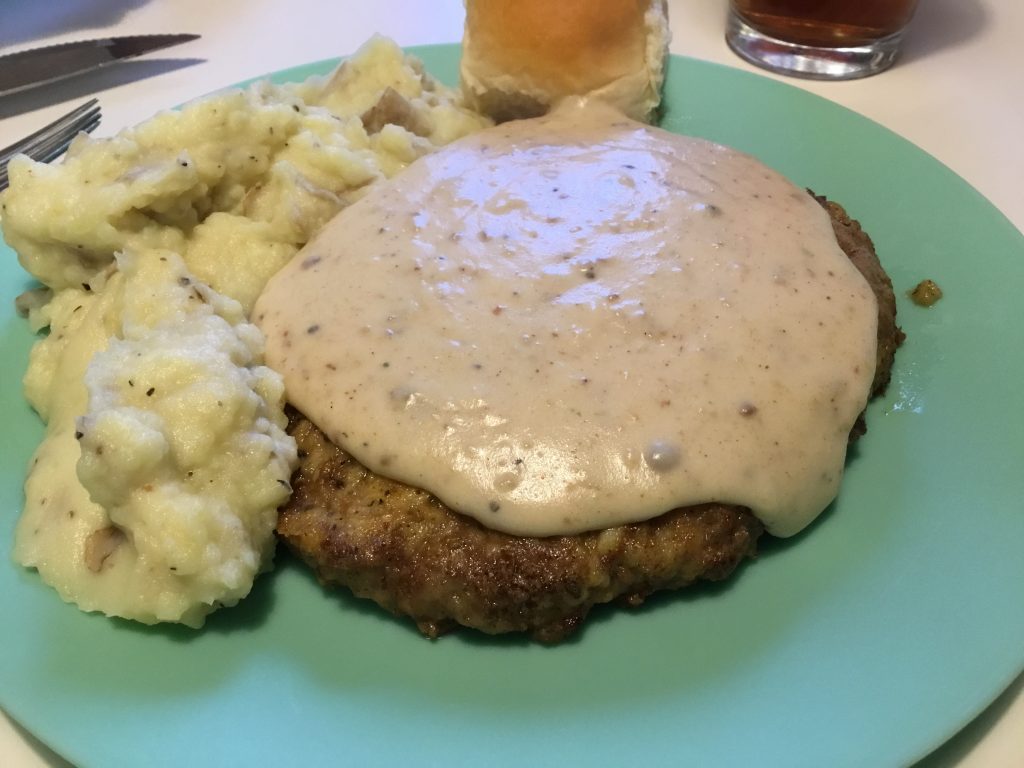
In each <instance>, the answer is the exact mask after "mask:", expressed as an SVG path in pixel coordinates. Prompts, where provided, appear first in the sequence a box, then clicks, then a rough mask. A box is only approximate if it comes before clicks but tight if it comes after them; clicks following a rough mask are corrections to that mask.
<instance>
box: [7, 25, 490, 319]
mask: <svg viewBox="0 0 1024 768" xmlns="http://www.w3.org/2000/svg"><path fill="white" fill-rule="evenodd" d="M364 116H365V118H366V119H365V120H364V119H363V118H364ZM395 121H397V123H396V122H395ZM486 124H487V122H486V120H485V118H482V117H479V116H477V115H475V114H473V113H471V112H469V111H467V110H465V109H462V108H460V107H458V106H457V105H456V102H455V95H454V92H452V91H449V90H448V89H446V88H444V87H442V86H441V85H439V84H438V83H436V82H435V81H434V80H433V79H432V78H430V77H429V76H428V75H426V74H424V73H423V70H422V67H421V65H420V64H419V63H418V62H417V61H416V60H414V59H412V58H409V57H406V56H404V55H403V53H402V51H401V49H399V48H398V47H397V46H396V45H395V44H394V43H393V42H391V41H388V40H385V39H383V38H374V39H373V40H371V41H369V42H368V43H367V44H366V45H365V46H363V48H362V49H361V50H360V51H359V52H358V53H357V54H356V55H355V56H354V57H353V58H352V59H351V60H350V61H348V62H346V63H345V64H342V65H341V66H340V67H339V68H338V69H337V70H336V71H335V72H334V73H333V74H331V75H329V76H327V77H324V78H313V79H311V80H309V81H307V82H305V83H302V84H297V85H281V86H278V85H273V84H271V83H269V82H265V81H264V82H259V83H256V84H254V85H252V86H250V87H249V88H248V89H246V90H239V91H231V92H228V93H225V94H221V95H216V96H213V97H208V98H205V99H202V100H199V101H196V102H194V103H192V104H190V105H188V106H186V107H185V108H183V109H182V110H181V111H176V112H164V113H161V114H159V115H157V116H155V117H153V118H152V119H150V120H148V121H147V122H145V123H143V124H141V125H139V126H137V127H135V128H133V129H129V130H126V131H123V132H121V133H120V134H118V135H117V136H115V137H113V138H110V139H101V140H95V139H89V138H86V137H82V138H81V139H80V140H79V141H78V142H76V143H75V145H74V146H73V147H72V148H71V150H70V151H69V153H68V156H67V157H66V158H65V160H64V162H63V163H62V164H60V165H55V166H49V165H44V164H41V163H33V162H32V161H30V160H28V158H25V157H21V158H16V159H15V160H13V161H12V162H11V163H10V166H9V169H8V173H9V175H10V180H11V189H10V191H9V192H8V193H7V194H6V198H5V199H4V201H3V232H4V238H5V239H6V240H7V242H8V243H9V244H10V245H11V247H12V248H14V250H16V251H17V252H18V258H19V260H20V261H21V263H22V265H23V266H24V267H25V269H27V270H28V271H29V272H30V273H32V274H33V275H34V276H35V277H37V278H38V279H39V280H40V282H42V283H44V284H45V285H47V286H49V287H51V288H53V289H56V290H59V289H63V288H68V287H76V286H80V285H81V284H82V283H88V282H89V280H90V279H91V277H92V275H94V274H95V273H96V272H97V270H99V269H102V268H103V267H104V266H106V265H107V264H109V263H111V262H112V261H113V259H114V254H115V253H117V252H118V251H121V250H125V249H133V250H136V251H138V250H141V249H145V248H166V249H169V250H173V251H176V252H178V253H180V254H181V255H182V257H183V258H184V259H185V263H186V264H187V265H188V267H189V269H190V270H192V272H193V273H194V274H195V275H196V276H197V277H198V278H199V279H200V280H203V281H204V282H206V283H208V284H209V285H210V286H211V287H213V288H214V289H215V290H217V291H218V292H220V293H223V294H225V295H227V296H230V297H232V298H233V299H235V300H237V301H239V302H240V303H241V304H242V306H243V307H244V308H245V309H246V311H248V309H249V308H250V307H251V305H252V302H253V301H254V300H255V298H256V296H257V295H258V294H259V292H260V290H261V289H262V288H263V284H264V283H265V282H266V280H267V279H268V278H269V277H270V275H272V274H273V273H274V272H276V271H277V270H278V269H279V268H280V267H281V266H282V265H283V264H284V263H285V262H287V261H288V259H290V258H291V256H292V255H293V254H294V253H295V252H296V251H297V250H298V248H299V247H300V246H302V245H304V244H305V243H306V241H307V240H309V238H310V236H311V235H312V233H314V232H316V231H318V230H319V229H320V227H321V226H323V224H324V223H326V222H327V220H328V219H330V218H331V217H332V216H333V215H334V214H335V213H336V212H337V211H338V210H339V209H340V208H342V207H343V206H344V205H346V204H347V203H349V202H351V201H352V200H354V199H356V198H358V197H359V196H361V195H362V194H363V192H364V191H365V188H366V186H367V185H368V184H370V183H372V182H373V181H375V180H376V179H379V178H383V177H390V176H393V175H394V174H396V173H398V172H399V171H401V170H402V169H403V168H405V167H406V166H407V165H408V164H409V163H411V162H412V161H413V160H415V159H416V158H418V157H420V156H422V155H424V154H426V153H427V152H429V151H431V150H432V149H434V148H436V147H437V146H440V145H442V144H445V143H448V142H450V141H452V140H454V139H456V138H458V137H460V136H462V135H464V134H466V133H470V132H472V131H474V130H478V129H479V128H481V127H483V126H485V125H486Z"/></svg>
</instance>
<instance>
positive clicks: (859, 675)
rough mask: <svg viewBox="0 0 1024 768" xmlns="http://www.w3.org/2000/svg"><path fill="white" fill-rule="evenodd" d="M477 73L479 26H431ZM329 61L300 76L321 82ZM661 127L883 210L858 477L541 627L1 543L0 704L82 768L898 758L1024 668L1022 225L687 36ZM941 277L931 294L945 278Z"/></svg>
mask: <svg viewBox="0 0 1024 768" xmlns="http://www.w3.org/2000/svg"><path fill="white" fill-rule="evenodd" d="M417 52H418V53H419V54H420V55H421V56H422V57H423V58H424V60H425V61H426V63H427V66H428V68H429V69H430V70H431V71H433V72H435V73H437V74H438V75H439V76H441V77H442V78H443V79H445V80H448V81H454V79H455V76H456V67H457V60H458V56H459V50H458V48H457V47H456V46H440V47H431V48H424V49H420V50H418V51H417ZM329 66H330V63H329V62H324V63H319V64H313V65H309V66H306V67H301V68H298V69H294V70H289V71H287V72H283V73H280V74H278V75H276V76H275V77H276V78H277V79H279V80H296V79H300V78H304V77H306V76H307V75H310V74H313V73H318V72H324V71H326V70H327V69H328V67H329ZM666 101H667V105H668V109H667V112H666V115H665V119H664V124H665V126H666V127H668V128H670V129H672V130H675V131H681V132H685V133H692V134H697V135H700V136H705V137H709V138H712V139H715V140H718V141H721V142H724V143H728V144H732V145H735V146H737V147H739V148H740V149H743V150H746V151H748V152H752V153H754V154H755V155H757V156H759V157H760V158H761V159H763V160H764V161H765V162H766V163H768V164H769V165H772V166H775V167H776V168H778V169H780V170H782V171H783V172H785V173H787V174H788V175H789V176H790V177H792V178H793V179H794V180H795V181H796V182H797V183H799V184H802V185H806V186H808V187H810V188H812V189H814V190H816V191H818V192H820V193H825V194H828V195H829V196H830V197H833V198H835V199H836V200H839V201H841V202H842V203H843V204H844V205H845V206H846V207H847V209H848V210H849V211H850V213H851V214H852V215H854V216H856V217H857V218H859V219H860V220H861V221H862V222H863V224H864V227H865V229H866V230H867V231H868V232H870V233H871V234H872V236H873V237H874V240H875V243H876V245H877V249H878V252H879V254H880V256H881V258H882V261H883V263H884V264H885V265H886V267H887V268H888V270H889V272H890V274H891V275H892V278H893V282H894V284H895V285H896V289H897V295H898V301H899V311H900V321H901V323H902V325H903V327H904V329H905V330H906V332H907V334H908V341H907V343H906V345H905V347H904V348H903V349H902V351H901V352H900V354H899V356H898V359H897V363H896V370H895V376H894V379H893V382H892V385H891V387H890V389H889V393H888V395H887V396H886V397H885V398H884V399H883V400H880V401H876V402H875V403H873V404H872V405H871V407H870V409H869V414H868V424H869V427H870V431H869V433H868V434H867V436H866V437H865V438H864V439H863V440H862V441H861V442H860V443H859V444H858V448H857V450H856V451H855V455H853V456H851V457H850V460H849V461H848V474H847V478H846V482H845V484H844V486H843V490H842V494H841V496H840V498H839V500H838V501H837V502H836V503H835V504H834V505H833V507H832V508H831V510H830V511H829V512H827V513H826V514H825V515H824V516H823V517H822V518H821V519H820V520H819V522H818V523H816V524H815V525H813V526H812V527H811V528H810V529H809V530H808V531H806V532H805V534H803V535H801V536H799V537H797V538H796V539H794V540H789V541H785V542H769V543H768V544H767V545H766V547H765V550H764V552H763V554H762V555H761V557H760V558H759V560H758V561H757V562H755V563H753V564H751V565H750V566H749V567H745V568H743V569H742V572H741V573H739V574H738V575H737V577H736V578H734V579H733V580H732V581H731V582H729V583H728V584H726V585H724V586H720V587H717V588H700V589H696V590H690V591H684V592H681V593H679V594H674V595H668V596H663V597H659V598H656V599H653V600H651V601H650V602H649V604H648V605H647V606H645V607H644V608H642V609H640V610H634V611H629V610H604V609H601V610H598V611H597V612H596V616H595V618H594V620H593V621H592V622H591V623H590V624H589V625H588V626H587V627H586V629H585V630H584V631H583V632H582V634H581V635H580V636H579V637H578V638H577V639H576V640H574V641H572V642H569V643H567V644H565V645H562V646H559V647H555V648H544V647H539V646H536V645H533V644H531V643H528V642H525V641H523V640H521V639H516V638H512V639H508V638H505V639H490V638H485V637H482V636H479V635H476V634H472V633H464V634H459V635H455V636H450V637H446V638H443V639H442V640H440V641H438V642H429V641H427V640H424V639H422V638H421V637H420V636H419V635H418V634H417V633H416V631H415V629H414V628H413V627H412V625H411V623H409V622H407V621H403V620H396V619H394V618H391V617H390V616H389V615H386V614H385V613H383V612H382V611H380V610H378V609H377V608H376V607H375V606H373V605H372V604H369V603H365V602H360V601H356V600H354V599H353V598H351V597H349V596H347V595H343V594H336V593H329V594H328V593H325V592H324V591H322V590H321V589H320V588H319V587H318V586H317V584H316V582H315V581H314V579H313V578H312V577H311V576H310V575H309V574H308V573H307V572H306V571H305V570H304V569H303V568H301V567H299V566H298V564H296V563H295V562H294V561H292V560H290V559H289V558H287V557H282V558H281V559H282V562H281V564H280V567H279V568H278V569H277V570H276V571H275V572H274V573H273V574H272V575H269V576H266V577H264V578H262V579H260V580H259V582H258V584H257V586H256V588H255V590H254V593H253V595H252V596H251V597H249V598H248V599H247V600H246V601H245V602H244V603H243V604H242V605H241V606H239V607H238V608H236V609H233V610H230V611H224V612H221V613H219V614H216V615H215V616H214V617H213V618H212V619H211V620H210V622H209V624H208V626H207V628H206V629H204V630H203V631H201V632H192V631H190V630H186V629H180V628H175V627H164V628H155V629H147V628H144V627H139V626H135V625H132V624H129V623H126V622H121V621H112V620H109V619H106V618H103V617H101V616H95V615H86V614H83V613H80V612H79V611H77V610H75V609H74V608H72V607H71V606H68V605H65V604H63V603H62V602H61V601H60V599H59V598H58V597H57V595H56V593H55V592H53V591H52V590H51V589H49V588H47V587H45V586H43V585H42V584H41V583H40V582H39V580H38V579H37V577H36V575H35V574H34V573H32V572H30V571H26V570H23V569H21V568H20V567H18V566H16V565H14V564H13V563H11V562H10V561H8V562H7V563H6V564H3V565H0V616H3V622H4V627H5V629H4V633H3V636H4V638H3V652H2V653H0V704H2V705H3V707H5V708H6V709H7V710H8V711H9V712H10V713H11V714H12V716H14V717H15V718H17V719H18V720H19V721H21V722H22V723H23V724H24V725H25V726H26V727H27V728H28V729H30V730H31V731H33V732H34V733H35V734H37V735H38V736H39V737H40V738H42V739H43V740H44V741H45V742H47V743H48V744H49V745H51V746H52V747H53V748H54V749H56V750H57V751H58V752H60V753H61V754H63V755H64V756H66V757H67V758H69V759H70V760H72V761H73V762H75V763H77V764H79V765H81V766H86V767H90V768H91V767H97V768H99V767H102V768H110V767H111V766H121V765H123V766H138V765H147V766H182V765H188V766H218V767H219V766H227V765H257V764H259V765H263V764H273V763H278V764H283V765H328V764H350V765H384V764H390V765H406V764H415V765H445V766H450V765H510V766H512V765H514V766H523V765H531V766H533V765H557V766H562V765H574V764H579V763H583V762H584V761H585V760H586V761H587V762H589V763H592V764H612V765H641V764H642V765H682V764H696V765H709V764H712V761H714V762H715V763H718V764H723V765H758V766H769V765H780V766H825V765H827V766H844V765H849V766H865V765H870V766H885V765H898V764H906V763H908V762H911V761H912V760H914V759H916V758H918V757H921V756H923V755H924V754H925V753H927V752H928V751H929V750H931V749H932V748H934V747H936V746H937V745H938V744H940V743H941V742H942V741H944V740H945V739H947V738H948V737H950V736H951V735H952V734H953V733H954V732H955V731H956V730H957V729H958V728H959V727H961V726H962V725H964V724H965V723H966V722H967V721H968V720H970V719H971V718H972V717H973V716H974V715H976V714H977V713H978V712H979V711H981V710H982V709H983V708H984V707H985V705H986V704H988V703H989V702H990V701H991V700H992V699H993V698H994V697H995V696H996V695H997V694H998V693H999V691H1000V690H1001V689H1002V688H1004V687H1005V686H1006V685H1007V684H1008V683H1009V682H1010V681H1011V680H1012V679H1013V678H1014V676H1015V675H1016V674H1017V673H1018V672H1019V671H1020V670H1021V668H1022V666H1024V600H1022V599H1021V595H1022V594H1024V555H1022V553H1024V514H1022V506H1024V505H1022V503H1021V499H1022V497H1024V471H1022V469H1024V408H1022V407H1021V404H1020V399H1019V398H1020V395H1019V392H1020V387H1021V381H1022V380H1024V351H1022V350H1024V344H1022V341H1024V333H1022V330H1024V312H1022V309H1021V300H1022V297H1021V295H1020V291H1021V286H1024V238H1022V236H1021V234H1020V233H1019V232H1017V231H1016V230H1015V229H1014V228H1013V226H1012V225H1011V224H1010V223H1009V222H1008V221H1007V220H1006V219H1005V218H1004V217H1003V216H1002V215H1001V214H1000V213H999V212H998V211H996V210H995V209H994V208H993V207H992V206H991V205H990V204H989V203H988V202H987V201H986V200H985V199H984V198H983V197H982V196H981V195H980V194H978V193H977V192H976V191H974V190H973V189H971V188H970V187H969V186H968V185H967V184H965V183H964V182H963V181H962V180H961V179H960V178H958V177H957V176H956V175H954V174H953V173H952V172H951V171H949V170H948V169H947V168H945V167H944V166H943V165H941V164H940V163H938V162H936V161H935V160H934V159H933V158H931V157H929V156H928V155H926V154H925V153H924V152H922V151H920V150H918V149H917V148H915V147H914V146H913V145H911V144H909V143H908V142H906V141H904V140H903V139H901V138H899V137H898V136H895V135H893V134H892V133H890V132H889V131H887V130H885V129H883V128H881V127H879V126H878V125H876V124H874V123H872V122H870V121H868V120H866V119H864V118H862V117H859V116H858V115H856V114H854V113H852V112H849V111H847V110H845V109H843V108H841V107H838V106H836V105H835V104H832V103H830V102H828V101H825V100H822V99H819V98H817V97H815V96H812V95H809V94H807V93H805V92H804V91H801V90H798V89H796V88H793V87H790V86H786V85H783V84H779V83H777V82H774V81H772V80H768V79H765V78H762V77H757V76H753V75H749V74H746V73H743V72H740V71H736V70H732V69H728V68H725V67H720V66H716V65H712V64H707V63H702V62H698V61H691V60H688V59H683V58H673V59H672V62H671V67H670V72H669V77H668V83H667V87H666ZM2 255H3V257H4V259H3V263H2V266H0V274H2V295H0V307H2V315H0V317H2V320H0V322H2V329H3V331H2V336H0V338H2V347H0V355H2V356H3V359H4V361H5V364H6V367H7V374H6V376H5V377H4V379H3V381H2V383H0V387H2V390H0V397H2V403H3V405H4V412H5V425H4V441H3V444H4V448H3V454H2V461H0V464H2V471H3V477H2V480H0V494H2V497H0V515H2V523H0V547H2V548H3V549H4V550H5V551H10V548H11V538H12V532H13V530H14V525H15V519H16V517H17V515H18V511H19V508H20V506H21V503H22V495H21V482H22V475H23V471H24V469H25V466H26V462H27V461H28V458H29V455H30V452H31V450H32V448H33V446H34V445H35V443H36V441H37V440H38V439H39V437H40V434H41V426H40V424H39V421H38V419H37V418H36V417H35V415H34V414H33V413H32V412H31V411H30V410H29V408H28V406H27V405H25V403H24V401H23V399H22V397H21V391H20V383H19V378H20V372H21V371H22V370H24V368H25V364H26V357H27V354H28V349H29V346H30V344H31V342H32V336H31V334H30V333H29V332H28V330H27V329H26V327H25V325H24V323H23V321H21V320H20V319H18V318H16V317H15V315H14V311H13V308H12V301H13V299H14V296H15V295H16V294H17V293H18V292H19V291H20V290H21V289H22V288H23V287H24V286H25V285H26V284H27V279H26V278H25V276H24V275H23V274H22V273H21V272H20V271H19V268H18V266H17V264H16V262H15V259H14V255H13V254H12V253H11V252H10V251H9V250H6V249H4V250H3V253H2ZM926 277H928V278H932V279H934V280H936V281H937V282H938V283H939V285H940V286H941V287H942V288H943V289H944V291H945V292H946V298H944V299H943V300H942V301H941V302H940V303H939V304H938V305H936V306H935V307H933V308H931V309H922V308H919V307H916V306H914V305H913V304H911V303H910V302H909V301H908V300H907V299H906V298H905V295H904V292H905V290H906V289H909V288H911V287H912V286H913V285H915V284H916V283H917V282H918V281H919V280H921V279H922V278H926Z"/></svg>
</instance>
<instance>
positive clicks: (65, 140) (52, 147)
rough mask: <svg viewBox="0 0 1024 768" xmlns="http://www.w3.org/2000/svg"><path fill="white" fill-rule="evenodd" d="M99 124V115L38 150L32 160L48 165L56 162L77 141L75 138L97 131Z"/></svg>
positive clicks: (33, 154)
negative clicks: (52, 161)
mask: <svg viewBox="0 0 1024 768" xmlns="http://www.w3.org/2000/svg"><path fill="white" fill-rule="evenodd" d="M99 124H100V118H99V115H96V116H95V117H94V118H93V119H92V120H90V121H89V122H87V123H85V124H84V125H81V126H79V127H78V129H77V130H76V131H74V132H73V133H72V132H70V131H69V132H68V133H67V134H66V135H64V136H59V137H57V138H55V139H54V140H53V141H52V142H51V143H49V144H47V145H46V146H45V147H40V148H39V149H38V150H36V151H35V152H33V153H32V159H33V160H36V161H38V162H40V163H48V162H50V161H51V160H56V159H57V158H58V157H60V156H61V155H62V154H63V153H64V150H66V149H67V148H68V145H69V144H70V143H71V142H72V141H74V140H75V137H76V136H78V134H80V133H82V132H85V133H92V131H93V130H95V129H96V126H98V125H99Z"/></svg>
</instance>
